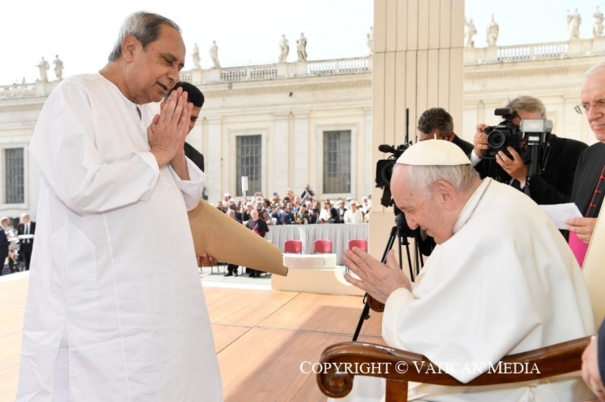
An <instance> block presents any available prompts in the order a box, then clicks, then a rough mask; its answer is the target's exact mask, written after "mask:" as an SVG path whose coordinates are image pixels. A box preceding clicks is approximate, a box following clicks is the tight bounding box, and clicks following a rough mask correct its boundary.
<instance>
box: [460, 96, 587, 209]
mask: <svg viewBox="0 0 605 402" xmlns="http://www.w3.org/2000/svg"><path fill="white" fill-rule="evenodd" d="M506 107H507V108H512V109H514V111H515V114H514V115H513V117H512V120H511V123H512V124H513V125H515V126H517V127H518V126H519V124H520V122H521V120H523V119H545V118H546V108H545V107H544V104H543V103H542V101H541V100H539V99H537V98H534V97H531V96H519V97H517V98H515V99H513V100H511V101H509V102H508V104H507V105H506ZM486 128H487V126H486V125H485V124H478V125H477V132H476V133H475V137H474V150H473V152H472V153H471V162H472V164H473V166H474V167H475V169H476V170H477V171H478V172H479V174H480V175H481V178H484V177H491V178H493V179H495V180H497V181H499V182H501V183H508V184H510V185H512V186H513V187H515V188H517V189H519V190H521V191H523V192H525V193H526V194H528V195H529V196H530V197H531V198H532V199H533V200H534V201H535V202H536V203H538V204H561V203H568V202H570V200H571V189H572V187H573V180H574V175H575V171H576V165H577V163H578V158H579V156H580V153H582V151H584V149H586V148H587V145H586V144H584V143H583V142H580V141H576V140H572V139H568V138H559V137H557V136H556V135H554V134H552V133H547V134H546V139H545V143H544V145H543V147H542V157H541V160H540V162H539V173H538V174H536V175H533V176H531V177H529V176H528V166H527V164H526V162H525V161H524V159H523V158H522V157H521V155H520V154H519V152H518V151H517V150H515V149H514V148H513V147H510V146H509V147H507V150H508V152H509V153H510V156H507V155H506V154H505V152H503V151H499V152H498V153H497V154H496V157H495V159H486V158H483V156H484V151H486V150H488V149H490V146H489V145H488V141H487V139H488V134H486V133H485V129H486ZM519 150H520V151H522V152H526V150H527V139H523V141H522V142H521V144H520V148H519Z"/></svg>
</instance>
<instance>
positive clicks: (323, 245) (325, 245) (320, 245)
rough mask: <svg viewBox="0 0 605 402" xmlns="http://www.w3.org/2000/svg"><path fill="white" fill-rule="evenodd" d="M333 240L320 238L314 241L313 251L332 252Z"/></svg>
mask: <svg viewBox="0 0 605 402" xmlns="http://www.w3.org/2000/svg"><path fill="white" fill-rule="evenodd" d="M331 252H332V240H328V239H320V240H315V242H313V253H331Z"/></svg>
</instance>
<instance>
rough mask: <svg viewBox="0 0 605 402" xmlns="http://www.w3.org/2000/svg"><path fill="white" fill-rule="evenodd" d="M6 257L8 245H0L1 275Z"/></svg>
mask: <svg viewBox="0 0 605 402" xmlns="http://www.w3.org/2000/svg"><path fill="white" fill-rule="evenodd" d="M6 257H8V246H6V247H0V275H2V270H3V269H4V261H5V260H6Z"/></svg>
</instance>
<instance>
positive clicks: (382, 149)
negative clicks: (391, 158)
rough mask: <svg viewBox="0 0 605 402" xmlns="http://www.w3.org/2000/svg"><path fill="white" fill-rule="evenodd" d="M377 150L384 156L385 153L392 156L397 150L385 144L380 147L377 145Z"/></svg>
mask: <svg viewBox="0 0 605 402" xmlns="http://www.w3.org/2000/svg"><path fill="white" fill-rule="evenodd" d="M378 150H379V151H380V152H384V153H385V154H386V153H392V154H394V153H396V152H397V150H396V149H395V147H393V146H391V145H387V144H382V145H379V146H378Z"/></svg>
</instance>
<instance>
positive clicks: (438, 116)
mask: <svg viewBox="0 0 605 402" xmlns="http://www.w3.org/2000/svg"><path fill="white" fill-rule="evenodd" d="M432 139H436V140H447V141H449V142H451V143H452V144H455V145H457V146H458V147H460V149H462V151H463V152H464V154H465V155H470V154H471V152H472V151H473V144H471V143H470V142H467V141H464V140H463V139H462V138H460V137H458V136H457V135H456V133H455V132H454V120H453V119H452V116H451V115H450V114H449V113H448V112H447V111H445V109H442V108H440V107H434V108H431V109H428V110H425V111H424V113H422V114H421V115H420V118H419V119H418V141H424V140H432Z"/></svg>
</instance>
